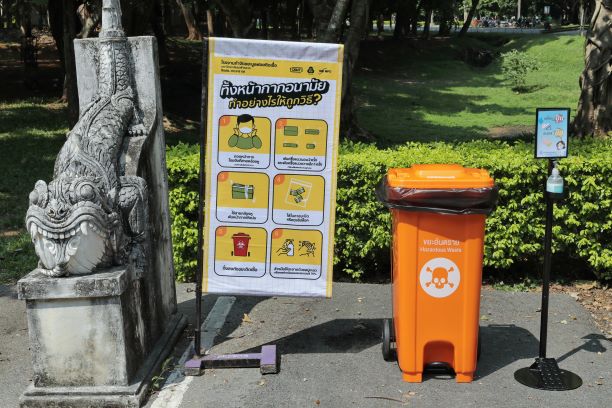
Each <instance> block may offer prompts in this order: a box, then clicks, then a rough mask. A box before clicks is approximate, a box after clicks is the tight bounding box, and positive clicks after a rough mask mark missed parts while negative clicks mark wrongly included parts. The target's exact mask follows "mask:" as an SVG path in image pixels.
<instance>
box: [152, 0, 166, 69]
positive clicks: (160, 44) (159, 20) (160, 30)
mask: <svg viewBox="0 0 612 408" xmlns="http://www.w3.org/2000/svg"><path fill="white" fill-rule="evenodd" d="M151 28H152V29H153V34H154V35H155V39H156V40H157V49H158V50H159V64H160V65H166V64H168V61H169V59H168V46H167V45H166V37H167V34H166V18H165V10H164V0H153V11H152V13H151Z"/></svg>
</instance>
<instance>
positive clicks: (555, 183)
mask: <svg viewBox="0 0 612 408" xmlns="http://www.w3.org/2000/svg"><path fill="white" fill-rule="evenodd" d="M546 191H548V192H549V193H559V194H560V193H563V177H561V176H560V175H559V169H558V168H557V166H556V164H555V167H553V169H552V173H551V175H550V176H549V177H548V180H546Z"/></svg>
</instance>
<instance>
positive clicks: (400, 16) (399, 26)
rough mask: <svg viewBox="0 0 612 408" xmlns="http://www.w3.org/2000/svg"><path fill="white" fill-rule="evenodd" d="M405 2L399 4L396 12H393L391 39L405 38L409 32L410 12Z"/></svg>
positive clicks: (405, 0)
mask: <svg viewBox="0 0 612 408" xmlns="http://www.w3.org/2000/svg"><path fill="white" fill-rule="evenodd" d="M406 2H407V0H404V1H402V2H400V3H399V4H398V7H397V10H396V11H395V13H396V14H395V28H394V29H393V38H395V39H396V40H397V39H400V38H403V37H405V36H406V35H407V34H408V32H409V31H410V29H409V25H410V17H409V16H410V11H409V9H408V6H407V4H406Z"/></svg>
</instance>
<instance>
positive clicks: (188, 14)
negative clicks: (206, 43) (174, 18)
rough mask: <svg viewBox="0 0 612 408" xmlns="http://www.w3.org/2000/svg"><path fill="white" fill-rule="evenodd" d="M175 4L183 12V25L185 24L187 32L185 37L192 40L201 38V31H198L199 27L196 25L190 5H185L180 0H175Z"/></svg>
mask: <svg viewBox="0 0 612 408" xmlns="http://www.w3.org/2000/svg"><path fill="white" fill-rule="evenodd" d="M176 4H177V5H178V6H179V8H180V9H181V13H182V14H183V18H184V19H185V25H186V26H187V32H188V34H187V39H188V40H194V41H200V40H202V33H201V32H200V29H199V28H198V25H197V23H196V19H195V17H194V16H193V11H192V10H191V7H187V6H185V5H184V4H183V1H182V0H176Z"/></svg>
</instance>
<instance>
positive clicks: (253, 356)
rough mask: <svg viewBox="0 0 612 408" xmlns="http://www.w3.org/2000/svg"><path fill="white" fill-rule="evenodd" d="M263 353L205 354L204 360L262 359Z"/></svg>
mask: <svg viewBox="0 0 612 408" xmlns="http://www.w3.org/2000/svg"><path fill="white" fill-rule="evenodd" d="M260 359H261V353H248V354H210V355H208V356H205V357H204V358H203V359H202V360H204V361H206V362H208V361H219V360H260Z"/></svg>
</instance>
